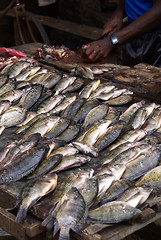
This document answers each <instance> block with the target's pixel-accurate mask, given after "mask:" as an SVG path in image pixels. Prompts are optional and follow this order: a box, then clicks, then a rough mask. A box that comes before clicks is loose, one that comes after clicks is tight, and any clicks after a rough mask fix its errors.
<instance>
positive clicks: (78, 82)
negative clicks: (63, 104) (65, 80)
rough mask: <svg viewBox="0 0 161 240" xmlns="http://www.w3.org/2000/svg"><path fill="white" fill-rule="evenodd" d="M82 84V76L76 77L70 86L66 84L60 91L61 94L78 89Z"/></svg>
mask: <svg viewBox="0 0 161 240" xmlns="http://www.w3.org/2000/svg"><path fill="white" fill-rule="evenodd" d="M83 86H84V80H83V79H82V78H76V79H75V81H74V82H73V83H72V84H71V85H70V86H68V87H67V88H65V89H64V90H63V91H62V94H66V93H70V92H75V91H78V90H79V89H81V88H82V87H83Z"/></svg>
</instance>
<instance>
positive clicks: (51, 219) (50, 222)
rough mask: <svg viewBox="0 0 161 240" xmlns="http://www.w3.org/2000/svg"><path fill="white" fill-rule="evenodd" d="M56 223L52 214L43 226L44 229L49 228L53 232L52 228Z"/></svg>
mask: <svg viewBox="0 0 161 240" xmlns="http://www.w3.org/2000/svg"><path fill="white" fill-rule="evenodd" d="M54 222H55V217H54V216H52V215H51V214H50V215H49V216H47V217H46V218H45V219H44V221H43V222H42V223H41V225H42V226H43V227H47V229H48V230H51V229H52V227H53V226H54Z"/></svg>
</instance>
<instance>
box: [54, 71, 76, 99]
mask: <svg viewBox="0 0 161 240" xmlns="http://www.w3.org/2000/svg"><path fill="white" fill-rule="evenodd" d="M75 80H76V77H75V76H72V77H69V76H67V75H64V76H63V77H62V78H61V79H60V80H59V82H58V83H57V84H56V86H55V87H54V91H55V95H58V94H60V93H61V92H62V91H63V90H64V89H66V88H67V87H69V86H70V85H71V84H72V83H73V82H74V81H75Z"/></svg>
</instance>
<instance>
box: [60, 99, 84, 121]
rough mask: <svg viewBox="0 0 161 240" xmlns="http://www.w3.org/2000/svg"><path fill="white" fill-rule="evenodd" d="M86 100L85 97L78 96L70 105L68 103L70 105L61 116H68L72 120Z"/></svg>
mask: <svg viewBox="0 0 161 240" xmlns="http://www.w3.org/2000/svg"><path fill="white" fill-rule="evenodd" d="M85 102H86V99H85V98H77V99H76V100H75V101H73V102H72V103H71V104H70V105H68V107H67V108H65V109H64V111H62V112H61V117H62V118H67V119H69V120H71V121H72V120H73V119H74V117H75V116H76V114H77V112H78V111H79V109H80V108H81V107H82V106H83V104H84V103H85Z"/></svg>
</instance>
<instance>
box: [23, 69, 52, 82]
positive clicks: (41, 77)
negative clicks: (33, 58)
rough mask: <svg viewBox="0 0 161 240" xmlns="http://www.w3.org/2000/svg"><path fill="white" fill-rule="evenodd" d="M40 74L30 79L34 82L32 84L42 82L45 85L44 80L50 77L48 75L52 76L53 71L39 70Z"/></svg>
mask: <svg viewBox="0 0 161 240" xmlns="http://www.w3.org/2000/svg"><path fill="white" fill-rule="evenodd" d="M38 73H39V74H38V75H37V74H35V75H34V76H33V77H32V78H31V79H30V80H28V81H30V83H32V84H36V83H37V84H41V85H43V82H44V81H45V80H46V79H48V77H50V76H51V72H49V71H46V72H44V71H43V72H41V71H39V72H38Z"/></svg>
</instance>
